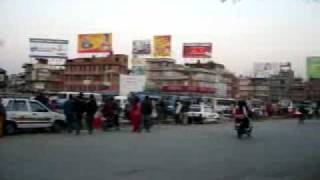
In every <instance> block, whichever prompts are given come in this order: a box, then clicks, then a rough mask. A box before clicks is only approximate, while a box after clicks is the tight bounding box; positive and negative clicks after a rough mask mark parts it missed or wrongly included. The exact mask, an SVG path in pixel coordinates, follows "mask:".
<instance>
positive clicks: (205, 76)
mask: <svg viewBox="0 0 320 180" xmlns="http://www.w3.org/2000/svg"><path fill="white" fill-rule="evenodd" d="M146 62H147V63H146V69H145V71H146V77H147V81H146V90H148V91H158V92H167V93H174V94H185V95H206V96H215V93H216V83H217V82H219V80H221V74H219V73H218V72H217V71H215V70H208V69H204V68H198V66H197V65H185V66H184V65H179V64H175V60H174V59H169V58H148V59H147V60H146Z"/></svg>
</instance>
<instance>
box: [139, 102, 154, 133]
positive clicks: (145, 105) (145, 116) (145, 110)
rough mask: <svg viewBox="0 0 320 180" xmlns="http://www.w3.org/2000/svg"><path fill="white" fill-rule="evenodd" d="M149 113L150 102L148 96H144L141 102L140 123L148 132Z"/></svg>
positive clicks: (150, 109)
mask: <svg viewBox="0 0 320 180" xmlns="http://www.w3.org/2000/svg"><path fill="white" fill-rule="evenodd" d="M151 113H152V103H151V100H150V98H149V96H146V97H145V98H144V100H143V101H142V104H141V115H142V125H143V127H141V128H144V129H146V131H147V132H150V128H151Z"/></svg>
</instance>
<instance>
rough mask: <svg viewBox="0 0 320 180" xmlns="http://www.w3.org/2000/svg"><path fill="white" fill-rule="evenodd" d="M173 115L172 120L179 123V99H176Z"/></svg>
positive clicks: (180, 106) (180, 108) (180, 105)
mask: <svg viewBox="0 0 320 180" xmlns="http://www.w3.org/2000/svg"><path fill="white" fill-rule="evenodd" d="M175 107H176V108H175V115H174V120H175V123H176V124H180V117H181V110H182V103H181V101H180V100H177V101H176V105H175Z"/></svg>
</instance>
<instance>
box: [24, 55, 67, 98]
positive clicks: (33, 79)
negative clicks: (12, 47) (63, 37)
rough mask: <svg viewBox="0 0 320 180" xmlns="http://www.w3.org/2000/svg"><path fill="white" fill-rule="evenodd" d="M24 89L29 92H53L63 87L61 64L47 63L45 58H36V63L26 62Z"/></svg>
mask: <svg viewBox="0 0 320 180" xmlns="http://www.w3.org/2000/svg"><path fill="white" fill-rule="evenodd" d="M23 68H24V70H25V72H24V78H25V87H24V90H26V91H30V92H38V91H47V92H51V91H53V92H55V91H61V90H62V89H63V79H62V78H63V76H62V75H63V66H56V65H50V64H48V60H46V59H37V63H26V64H24V65H23Z"/></svg>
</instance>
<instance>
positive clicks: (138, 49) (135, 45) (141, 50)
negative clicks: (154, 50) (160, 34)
mask: <svg viewBox="0 0 320 180" xmlns="http://www.w3.org/2000/svg"><path fill="white" fill-rule="evenodd" d="M132 53H133V54H137V55H139V54H141V55H143V54H151V43H150V41H149V40H135V41H133V42H132Z"/></svg>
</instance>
